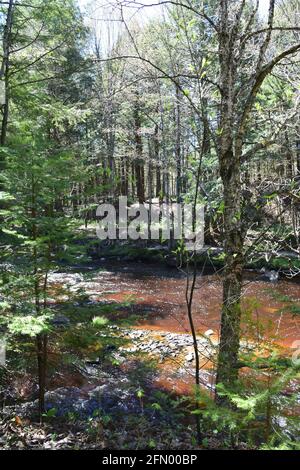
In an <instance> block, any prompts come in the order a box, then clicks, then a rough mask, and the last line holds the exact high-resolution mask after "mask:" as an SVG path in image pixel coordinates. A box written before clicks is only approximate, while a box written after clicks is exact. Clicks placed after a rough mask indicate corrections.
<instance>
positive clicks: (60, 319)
mask: <svg viewBox="0 0 300 470" xmlns="http://www.w3.org/2000/svg"><path fill="white" fill-rule="evenodd" d="M51 324H52V325H53V326H56V327H58V328H60V327H67V326H69V325H70V319H69V318H68V317H66V316H65V315H56V316H55V317H54V318H53V319H52V320H51Z"/></svg>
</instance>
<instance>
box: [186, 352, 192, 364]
mask: <svg viewBox="0 0 300 470" xmlns="http://www.w3.org/2000/svg"><path fill="white" fill-rule="evenodd" d="M185 360H186V361H187V362H192V361H193V360H194V353H189V354H187V355H186V356H185Z"/></svg>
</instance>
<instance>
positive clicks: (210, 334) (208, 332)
mask: <svg viewBox="0 0 300 470" xmlns="http://www.w3.org/2000/svg"><path fill="white" fill-rule="evenodd" d="M213 334H214V331H213V330H206V332H205V333H204V336H208V337H210V336H212V335H213Z"/></svg>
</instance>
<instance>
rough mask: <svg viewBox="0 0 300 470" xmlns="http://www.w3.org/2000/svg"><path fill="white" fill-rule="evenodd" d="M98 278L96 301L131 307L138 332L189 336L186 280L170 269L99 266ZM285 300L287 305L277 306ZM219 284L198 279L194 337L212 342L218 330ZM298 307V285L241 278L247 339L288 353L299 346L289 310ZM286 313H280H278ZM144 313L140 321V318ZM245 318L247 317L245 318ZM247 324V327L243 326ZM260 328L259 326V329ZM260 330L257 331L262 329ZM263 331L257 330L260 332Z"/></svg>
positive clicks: (299, 321) (298, 325)
mask: <svg viewBox="0 0 300 470" xmlns="http://www.w3.org/2000/svg"><path fill="white" fill-rule="evenodd" d="M105 269H106V270H107V271H105V272H103V273H102V274H101V292H102V293H103V294H102V296H101V298H102V299H103V298H106V299H109V300H114V301H117V302H123V301H125V300H132V301H133V302H134V313H137V314H139V313H140V314H141V320H140V321H139V322H138V324H139V326H140V327H142V328H144V329H145V328H147V329H151V330H164V331H170V332H189V331H190V329H189V323H188V318H187V309H186V304H185V290H186V277H185V275H184V274H182V273H179V272H178V271H177V270H176V269H175V268H174V269H172V268H162V267H159V266H157V265H144V264H139V263H133V264H127V265H117V266H112V265H110V266H108V265H106V266H105ZM283 295H285V296H288V297H289V298H290V299H291V300H292V302H287V301H286V302H283V301H282V300H281V299H279V300H278V297H279V296H283ZM221 300H222V280H221V278H220V276H218V275H217V274H208V275H203V276H201V275H199V277H198V279H197V282H196V289H195V294H194V303H193V305H194V307H193V313H194V321H195V325H196V328H197V331H198V332H199V333H203V332H205V331H206V330H208V329H212V330H213V331H214V336H215V337H216V338H217V337H218V334H219V327H220V306H221ZM298 302H299V304H300V284H298V283H296V282H292V281H290V280H280V281H279V282H277V283H270V282H265V281H262V280H260V279H259V275H254V274H253V273H248V274H247V273H246V275H245V282H244V289H243V311H244V321H243V328H244V331H245V332H246V331H247V336H250V337H253V339H254V340H255V339H257V337H258V332H259V331H260V333H261V336H263V337H264V338H265V339H266V338H268V339H271V340H272V341H274V342H276V343H277V344H279V345H281V346H283V347H288V348H291V347H292V346H293V343H294V341H297V340H300V315H299V314H298V315H297V316H295V315H294V316H293V315H292V313H291V310H290V306H291V305H294V304H296V305H297V303H298ZM283 308H285V309H287V310H286V311H285V312H284V313H283V312H282V309H283ZM145 312H146V313H147V315H146V319H145V316H144V318H142V317H143V315H142V314H143V313H145ZM247 312H251V313H249V314H248V315H247ZM250 319H251V325H250V324H249V321H250ZM259 325H260V326H259ZM262 325H263V327H262ZM262 328H263V329H262Z"/></svg>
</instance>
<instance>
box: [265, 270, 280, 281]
mask: <svg viewBox="0 0 300 470" xmlns="http://www.w3.org/2000/svg"><path fill="white" fill-rule="evenodd" d="M261 279H263V280H264V281H268V282H277V281H278V280H279V272H278V271H274V270H273V269H272V271H265V272H263V273H262V276H261Z"/></svg>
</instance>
